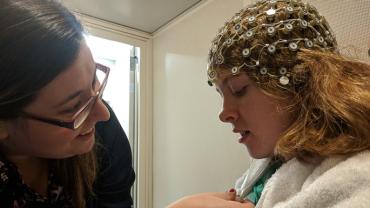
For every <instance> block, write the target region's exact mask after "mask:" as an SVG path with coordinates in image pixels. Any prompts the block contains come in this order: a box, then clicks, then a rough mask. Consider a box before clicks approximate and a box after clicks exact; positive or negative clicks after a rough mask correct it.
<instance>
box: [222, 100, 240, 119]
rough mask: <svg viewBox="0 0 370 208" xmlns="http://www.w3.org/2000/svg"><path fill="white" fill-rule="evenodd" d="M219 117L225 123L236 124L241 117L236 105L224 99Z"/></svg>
mask: <svg viewBox="0 0 370 208" xmlns="http://www.w3.org/2000/svg"><path fill="white" fill-rule="evenodd" d="M218 117H219V118H220V120H221V121H222V122H225V123H233V122H235V121H236V120H237V119H238V117H239V114H238V111H237V107H236V105H235V104H233V103H232V102H231V101H227V100H225V99H224V102H223V105H222V110H221V112H220V114H219V116H218Z"/></svg>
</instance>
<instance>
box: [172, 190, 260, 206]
mask: <svg viewBox="0 0 370 208" xmlns="http://www.w3.org/2000/svg"><path fill="white" fill-rule="evenodd" d="M236 200H237V198H236V193H235V192H221V193H202V194H197V195H192V196H187V197H184V198H182V199H180V200H178V201H176V202H174V203H172V204H171V205H169V206H168V207H167V208H254V204H253V203H251V202H248V201H244V202H239V201H236Z"/></svg>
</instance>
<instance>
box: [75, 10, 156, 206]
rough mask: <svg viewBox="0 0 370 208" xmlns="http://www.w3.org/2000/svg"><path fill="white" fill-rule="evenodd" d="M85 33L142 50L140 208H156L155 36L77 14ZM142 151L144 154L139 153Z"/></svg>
mask: <svg viewBox="0 0 370 208" xmlns="http://www.w3.org/2000/svg"><path fill="white" fill-rule="evenodd" d="M75 14H76V16H77V18H78V19H79V20H80V21H81V23H82V24H83V26H84V27H85V30H86V31H87V32H88V33H89V34H92V35H94V36H98V37H101V38H105V39H109V40H113V41H118V42H122V43H126V44H130V45H133V46H135V47H139V48H140V59H139V69H138V73H137V75H138V80H139V81H138V83H137V84H138V85H137V98H138V99H137V101H138V102H137V109H138V111H137V122H136V123H137V124H138V125H137V138H136V139H137V142H136V144H137V146H136V149H135V150H133V151H132V152H133V153H134V154H136V155H135V157H134V158H137V161H136V164H137V173H136V181H135V183H136V193H135V194H136V197H135V203H136V208H152V207H153V191H152V190H153V161H152V155H153V154H152V153H153V150H152V149H153V148H152V147H153V124H152V121H153V108H152V106H153V100H152V95H153V90H152V89H153V70H152V57H153V55H152V51H153V50H152V35H151V34H149V33H145V32H141V31H138V30H135V29H132V28H129V27H125V26H122V25H118V24H115V23H111V22H107V21H104V20H100V19H97V18H94V17H91V16H88V15H85V14H81V13H75ZM138 150H140V151H138Z"/></svg>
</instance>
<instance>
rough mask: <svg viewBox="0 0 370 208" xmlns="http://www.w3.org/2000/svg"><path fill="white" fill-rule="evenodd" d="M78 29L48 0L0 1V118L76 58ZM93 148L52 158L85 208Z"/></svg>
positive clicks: (34, 94) (11, 116) (69, 16)
mask: <svg viewBox="0 0 370 208" xmlns="http://www.w3.org/2000/svg"><path fill="white" fill-rule="evenodd" d="M82 39H83V27H82V26H81V24H80V23H79V21H77V19H76V17H75V16H74V15H73V14H72V13H71V12H70V11H68V10H67V9H66V8H65V7H63V6H62V5H60V4H59V3H57V2H56V1H52V0H0V120H7V119H14V118H17V117H18V116H19V115H20V112H21V111H22V109H23V108H25V107H26V106H27V105H29V104H30V103H31V102H32V101H33V100H34V99H35V98H36V97H37V95H38V92H39V91H40V89H42V88H43V87H44V86H45V85H47V84H48V83H49V82H51V81H52V80H53V79H54V78H55V77H56V76H58V75H59V74H60V73H61V72H63V71H64V70H65V69H67V68H68V66H70V65H71V64H72V63H73V62H74V61H75V59H76V57H77V54H78V52H79V49H80V44H81V41H82ZM95 161H96V159H95V154H94V152H90V153H87V154H85V155H79V156H75V157H72V158H68V159H63V160H54V161H52V162H51V164H52V165H53V166H55V167H56V169H57V170H56V174H57V175H59V176H60V177H61V180H62V181H63V183H64V184H63V185H64V186H65V188H66V190H69V192H70V194H71V195H72V198H73V201H74V206H75V207H84V203H85V202H84V201H85V197H86V194H87V193H88V192H91V190H92V183H93V180H94V178H95V175H96V170H95V169H96V168H95Z"/></svg>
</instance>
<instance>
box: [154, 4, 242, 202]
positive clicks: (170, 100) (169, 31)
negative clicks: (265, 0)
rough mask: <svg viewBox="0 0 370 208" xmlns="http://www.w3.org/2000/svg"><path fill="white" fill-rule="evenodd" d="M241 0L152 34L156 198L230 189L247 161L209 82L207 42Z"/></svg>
mask: <svg viewBox="0 0 370 208" xmlns="http://www.w3.org/2000/svg"><path fill="white" fill-rule="evenodd" d="M242 5H243V0H228V1H227V2H226V1H225V0H213V1H208V2H207V3H205V4H203V5H201V6H200V7H199V8H197V9H196V10H195V11H193V12H191V13H190V14H187V15H186V16H184V17H183V18H180V20H178V21H177V22H175V23H174V24H171V25H170V26H168V27H166V29H165V30H164V31H160V32H159V33H158V34H155V35H154V39H153V62H154V63H153V64H154V65H153V75H154V82H153V83H154V92H153V102H154V108H153V112H154V115H153V116H154V119H153V153H154V155H153V172H154V175H153V204H154V206H153V207H154V208H163V207H165V205H168V204H169V203H170V202H172V201H174V200H176V199H178V198H180V197H182V196H184V195H188V194H193V193H197V192H204V191H226V189H228V188H230V187H232V186H233V185H234V181H235V179H236V178H237V177H239V176H240V175H241V174H242V173H243V172H244V171H245V169H246V168H247V166H248V158H249V157H248V155H247V151H246V150H245V148H244V147H242V146H241V145H239V144H238V143H237V139H238V137H237V135H234V134H232V133H231V126H229V125H226V124H222V123H221V122H219V121H218V112H219V110H220V107H221V99H220V98H219V96H218V94H217V93H216V91H215V89H214V88H211V87H209V86H208V84H207V75H206V64H207V58H206V57H207V53H208V47H209V45H210V42H211V40H212V39H213V37H214V36H215V34H216V32H217V30H218V28H220V27H221V26H222V24H223V23H224V22H225V20H226V19H227V18H230V17H231V16H232V15H233V14H234V13H235V12H237V11H239V10H240V9H241V7H242Z"/></svg>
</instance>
